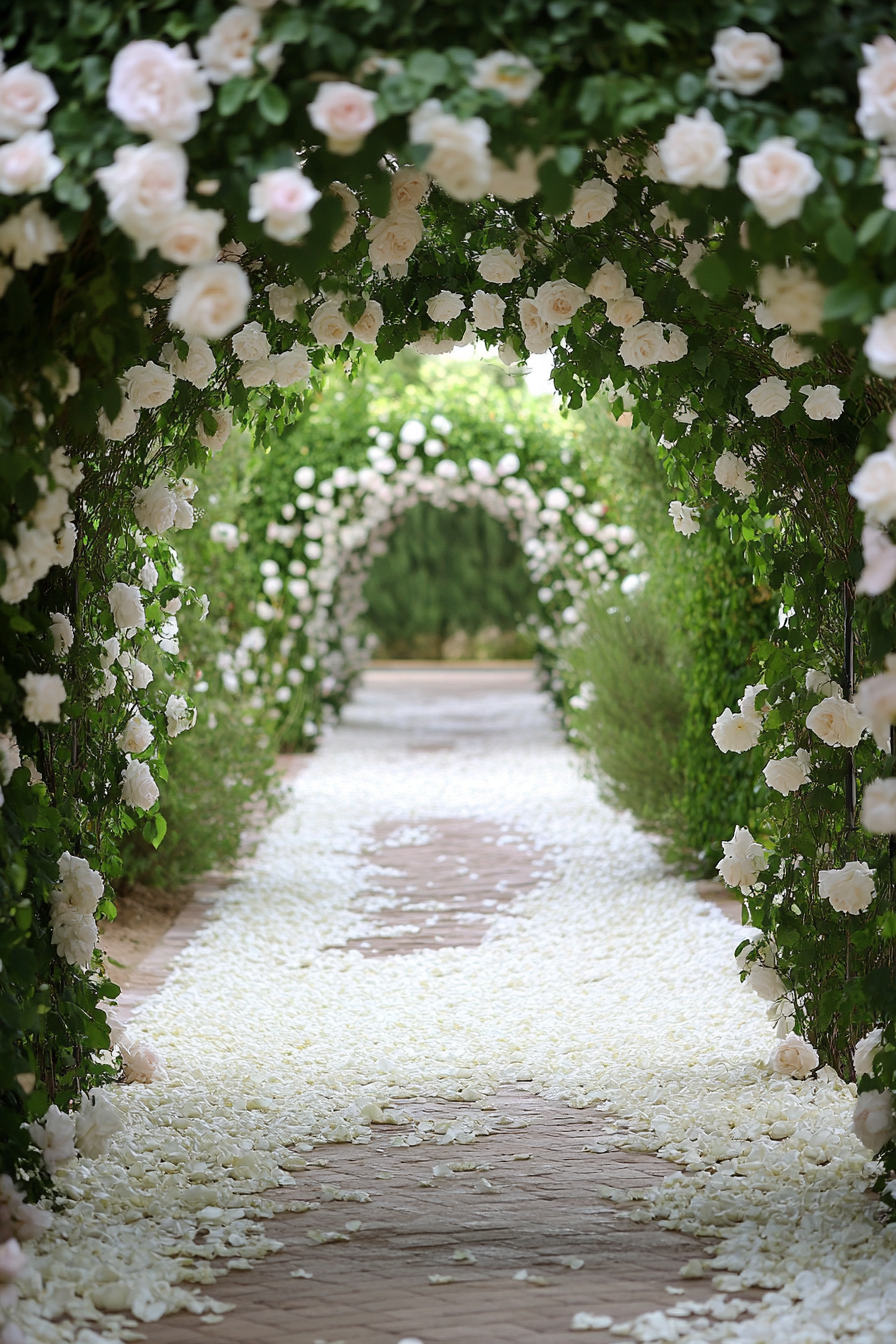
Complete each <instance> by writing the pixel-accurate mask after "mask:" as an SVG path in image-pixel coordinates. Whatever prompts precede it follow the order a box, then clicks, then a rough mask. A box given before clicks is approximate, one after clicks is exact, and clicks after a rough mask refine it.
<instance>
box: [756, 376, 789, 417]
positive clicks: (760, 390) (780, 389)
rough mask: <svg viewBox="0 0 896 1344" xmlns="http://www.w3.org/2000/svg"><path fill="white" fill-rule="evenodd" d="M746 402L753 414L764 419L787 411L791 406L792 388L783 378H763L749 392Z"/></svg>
mask: <svg viewBox="0 0 896 1344" xmlns="http://www.w3.org/2000/svg"><path fill="white" fill-rule="evenodd" d="M746 400H747V403H748V405H749V407H750V410H751V411H752V412H753V414H754V415H755V416H758V417H760V418H763V419H764V418H765V417H767V416H770V415H777V414H778V412H779V411H784V410H786V409H787V407H788V406H789V405H790V388H789V387H788V386H787V384H786V383H785V382H784V380H783V379H782V378H776V377H772V378H762V379H760V381H759V382H758V383H757V385H756V386H755V387H754V388H753V389H752V390H751V391H750V392H747V394H746Z"/></svg>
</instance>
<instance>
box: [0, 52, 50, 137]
mask: <svg viewBox="0 0 896 1344" xmlns="http://www.w3.org/2000/svg"><path fill="white" fill-rule="evenodd" d="M58 102H59V96H58V94H57V93H56V90H55V89H54V88H53V83H52V80H50V79H48V77H47V76H46V75H44V74H41V73H40V72H39V71H37V70H34V69H33V68H32V66H31V62H30V61H23V62H22V63H21V65H13V66H11V67H10V69H9V70H5V71H4V72H3V74H0V140H15V139H16V137H17V136H19V135H24V133H25V132H26V131H39V130H40V128H41V127H42V126H43V125H44V124H45V122H46V120H47V113H48V112H49V111H50V108H51V107H55V106H56V104H57V103H58Z"/></svg>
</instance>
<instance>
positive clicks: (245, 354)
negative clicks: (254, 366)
mask: <svg viewBox="0 0 896 1344" xmlns="http://www.w3.org/2000/svg"><path fill="white" fill-rule="evenodd" d="M230 345H231V348H232V349H233V353H234V354H235V355H236V357H237V359H241V360H242V361H243V363H246V362H247V360H250V359H267V357H268V355H269V354H270V353H271V343H270V341H269V340H268V338H267V333H266V332H265V330H264V327H263V326H262V325H261V323H260V322H247V323H246V324H245V326H243V327H240V329H239V331H235V332H234V334H233V335H232V336H231V338H230Z"/></svg>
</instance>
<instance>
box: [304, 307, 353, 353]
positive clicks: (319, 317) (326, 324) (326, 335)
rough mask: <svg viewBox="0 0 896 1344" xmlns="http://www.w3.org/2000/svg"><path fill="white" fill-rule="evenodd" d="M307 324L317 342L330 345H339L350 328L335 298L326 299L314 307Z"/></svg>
mask: <svg viewBox="0 0 896 1344" xmlns="http://www.w3.org/2000/svg"><path fill="white" fill-rule="evenodd" d="M308 325H309V326H310V328H311V335H312V336H313V337H314V339H315V340H316V341H317V342H318V344H319V345H325V346H330V347H332V346H335V345H341V344H342V342H343V341H344V340H345V338H346V336H347V335H348V333H349V330H350V328H349V325H348V322H346V320H345V318H344V317H343V315H342V313H341V312H340V309H339V303H338V301H337V300H336V299H327V300H326V301H325V302H324V303H322V304H321V305H320V307H319V308H315V310H314V313H313V314H312V317H311V321H310V322H309V324H308Z"/></svg>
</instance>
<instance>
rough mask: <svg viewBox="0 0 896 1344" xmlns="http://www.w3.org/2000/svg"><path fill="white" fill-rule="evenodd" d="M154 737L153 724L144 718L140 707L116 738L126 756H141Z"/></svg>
mask: <svg viewBox="0 0 896 1344" xmlns="http://www.w3.org/2000/svg"><path fill="white" fill-rule="evenodd" d="M152 739H153V728H152V724H151V723H150V722H149V720H148V719H144V717H143V715H142V714H141V713H140V711H139V709H138V710H135V712H134V713H133V714H132V715H131V717H130V718H129V719H128V721H127V723H126V724H125V726H124V728H122V730H121V732H120V733H119V734H118V736H117V737H116V739H115V742H116V745H117V746H118V748H119V750H121V751H123V752H124V753H125V755H126V756H141V755H142V754H143V752H144V751H146V748H147V747H148V746H149V745H150V743H151V742H152Z"/></svg>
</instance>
